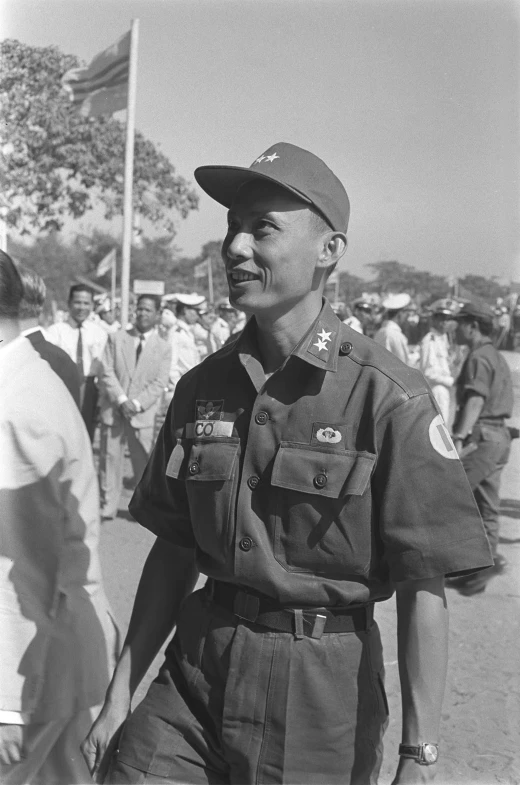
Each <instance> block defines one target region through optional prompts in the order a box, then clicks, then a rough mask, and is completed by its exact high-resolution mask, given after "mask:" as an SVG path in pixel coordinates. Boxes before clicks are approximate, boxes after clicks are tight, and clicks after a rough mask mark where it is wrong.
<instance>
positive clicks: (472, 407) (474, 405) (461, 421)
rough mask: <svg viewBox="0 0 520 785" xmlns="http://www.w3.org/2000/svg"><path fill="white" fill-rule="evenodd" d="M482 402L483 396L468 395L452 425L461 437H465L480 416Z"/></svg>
mask: <svg viewBox="0 0 520 785" xmlns="http://www.w3.org/2000/svg"><path fill="white" fill-rule="evenodd" d="M484 403H485V401H484V398H483V397H482V396H481V395H476V394H475V395H470V396H469V397H468V399H467V400H466V402H465V404H464V406H463V408H462V411H461V412H460V414H459V416H458V417H457V420H456V424H455V427H454V430H455V431H456V433H457V434H458V435H460V436H461V437H462V438H464V439H465V438H466V437H467V436H469V434H470V433H471V431H472V430H473V426H474V425H475V423H476V422H477V420H478V418H479V417H480V413H481V411H482V409H483V407H484Z"/></svg>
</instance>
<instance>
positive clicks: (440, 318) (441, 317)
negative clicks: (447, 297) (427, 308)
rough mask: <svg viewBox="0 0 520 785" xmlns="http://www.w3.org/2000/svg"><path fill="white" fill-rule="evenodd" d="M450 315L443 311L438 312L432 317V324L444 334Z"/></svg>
mask: <svg viewBox="0 0 520 785" xmlns="http://www.w3.org/2000/svg"><path fill="white" fill-rule="evenodd" d="M448 320H449V316H447V315H445V314H443V313H436V314H434V315H433V317H432V326H433V328H434V330H437V332H438V333H440V334H441V335H444V334H445V333H446V332H447V324H448Z"/></svg>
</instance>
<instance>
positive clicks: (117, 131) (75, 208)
mask: <svg viewBox="0 0 520 785" xmlns="http://www.w3.org/2000/svg"><path fill="white" fill-rule="evenodd" d="M78 65H80V63H79V60H78V58H77V57H75V56H73V55H65V54H62V53H61V52H60V51H59V49H58V48H57V47H53V46H51V47H44V48H41V47H34V46H27V45H26V44H23V43H20V42H19V41H15V40H6V41H2V42H1V43H0V102H1V104H2V121H3V122H2V130H1V134H0V145H1V148H2V153H3V155H2V157H1V158H2V162H1V163H0V191H1V201H0V205H1V210H2V212H3V216H2V217H4V219H5V220H6V222H7V224H8V225H9V226H12V227H16V228H18V229H19V230H20V231H21V232H25V233H28V232H34V231H38V230H42V229H50V228H57V229H59V228H61V226H62V225H63V218H64V216H66V215H72V216H73V217H74V218H80V217H81V216H82V215H84V214H85V212H86V211H87V210H88V209H90V208H91V207H92V206H93V203H94V199H96V198H97V199H99V200H100V201H101V202H102V203H103V204H104V207H105V217H106V218H107V219H110V218H112V217H113V216H114V215H116V214H118V213H121V212H122V207H123V186H124V182H123V172H124V144H125V128H124V125H123V124H122V123H120V122H119V121H118V120H115V119H113V118H111V117H109V116H103V117H97V118H93V117H90V118H85V117H83V116H82V115H81V114H80V113H79V112H78V110H77V109H74V108H73V106H72V104H71V103H70V102H69V99H68V97H67V94H66V92H65V91H64V90H63V88H62V86H61V81H60V80H61V77H62V76H63V74H64V73H65V72H66V71H67V70H68V69H69V68H73V67H76V66H78ZM197 206H198V197H197V195H196V193H195V191H194V190H193V189H191V188H190V186H189V185H188V183H187V182H186V180H185V179H184V178H183V177H181V176H179V175H177V174H176V173H175V168H174V166H173V164H172V163H171V162H170V161H169V159H168V158H167V157H166V156H165V155H164V154H163V153H161V152H160V151H159V150H157V149H156V148H155V146H154V145H153V143H152V142H150V141H149V140H147V139H145V138H144V137H143V136H142V134H140V133H139V132H137V133H136V136H135V162H134V208H135V209H136V210H137V211H138V213H139V214H140V215H141V216H142V217H143V218H147V219H149V220H150V221H152V222H153V223H154V224H156V225H158V226H160V227H161V228H162V229H163V230H165V231H167V232H168V233H169V234H170V235H171V236H172V237H173V235H174V234H175V226H174V221H173V216H174V213H175V212H176V213H178V214H180V215H181V216H182V217H183V218H186V216H187V215H188V213H189V212H190V210H193V209H196V208H197Z"/></svg>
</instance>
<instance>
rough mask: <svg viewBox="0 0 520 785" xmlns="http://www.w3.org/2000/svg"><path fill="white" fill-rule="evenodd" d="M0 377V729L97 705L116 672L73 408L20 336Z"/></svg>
mask: <svg viewBox="0 0 520 785" xmlns="http://www.w3.org/2000/svg"><path fill="white" fill-rule="evenodd" d="M0 379H2V383H1V384H0V444H1V449H0V491H1V494H2V498H3V506H2V515H1V517H0V526H1V533H2V536H1V537H0V605H1V607H2V625H1V626H2V634H1V636H0V662H1V667H0V710H1V714H0V722H7V723H10V724H24V723H26V722H35V723H36V722H48V721H49V720H50V719H57V718H59V717H67V716H72V715H73V714H75V713H76V712H77V711H78V710H80V709H82V708H87V707H90V706H94V705H96V704H98V703H100V702H101V701H102V700H103V695H104V693H105V691H106V688H107V686H108V680H109V678H110V675H111V670H112V667H113V664H114V656H115V654H116V652H115V645H116V628H115V627H114V623H113V621H112V618H111V614H110V609H109V606H108V602H107V599H106V596H105V594H104V591H103V587H102V582H101V569H100V564H99V557H98V550H97V548H98V542H99V495H98V485H97V477H96V471H95V468H94V461H93V457H92V448H91V445H90V440H89V438H88V434H87V431H86V428H85V424H84V423H83V420H82V418H81V415H80V413H79V411H78V409H77V407H76V406H75V404H74V402H73V401H72V399H71V397H70V395H69V393H68V392H67V390H66V388H65V386H64V385H63V384H62V383H61V381H60V380H59V378H58V377H57V376H56V374H55V373H54V372H53V371H52V370H51V368H50V367H49V365H48V363H46V362H45V360H42V359H41V357H40V355H39V354H38V352H36V351H35V349H34V348H33V347H32V345H31V343H30V342H29V341H28V340H27V339H26V338H25V337H22V336H20V337H18V338H16V339H15V340H14V341H11V342H10V343H9V344H8V345H7V346H5V347H4V348H1V349H0ZM34 379H37V380H38V383H37V384H33V383H32V382H33V381H34Z"/></svg>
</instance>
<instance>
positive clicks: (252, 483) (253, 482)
mask: <svg viewBox="0 0 520 785" xmlns="http://www.w3.org/2000/svg"><path fill="white" fill-rule="evenodd" d="M259 482H260V477H257V476H256V474H253V475H252V477H250V478H249V479H248V481H247V484H248V486H249V488H250V489H251V490H252V491H254V489H255V488H256V486H257V485H258V483H259Z"/></svg>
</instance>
